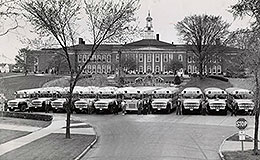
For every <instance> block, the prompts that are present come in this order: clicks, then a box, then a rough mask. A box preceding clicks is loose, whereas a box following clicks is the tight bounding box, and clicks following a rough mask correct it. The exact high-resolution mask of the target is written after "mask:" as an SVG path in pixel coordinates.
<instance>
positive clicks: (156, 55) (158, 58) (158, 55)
mask: <svg viewBox="0 0 260 160" xmlns="http://www.w3.org/2000/svg"><path fill="white" fill-rule="evenodd" d="M155 62H160V54H155Z"/></svg>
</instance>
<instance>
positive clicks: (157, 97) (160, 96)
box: [153, 94, 171, 99]
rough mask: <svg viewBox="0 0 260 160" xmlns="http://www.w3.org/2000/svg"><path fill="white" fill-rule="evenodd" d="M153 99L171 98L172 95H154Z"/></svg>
mask: <svg viewBox="0 0 260 160" xmlns="http://www.w3.org/2000/svg"><path fill="white" fill-rule="evenodd" d="M153 98H155V99H159V98H171V94H154V95H153Z"/></svg>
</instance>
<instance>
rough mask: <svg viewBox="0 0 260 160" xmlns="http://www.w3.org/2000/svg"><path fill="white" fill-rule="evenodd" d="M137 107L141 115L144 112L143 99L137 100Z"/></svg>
mask: <svg viewBox="0 0 260 160" xmlns="http://www.w3.org/2000/svg"><path fill="white" fill-rule="evenodd" d="M137 109H138V113H137V114H138V115H141V114H142V110H143V101H142V100H140V99H139V100H138V102H137Z"/></svg>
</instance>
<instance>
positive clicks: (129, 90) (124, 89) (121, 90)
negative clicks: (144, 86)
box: [117, 87, 141, 94]
mask: <svg viewBox="0 0 260 160" xmlns="http://www.w3.org/2000/svg"><path fill="white" fill-rule="evenodd" d="M117 91H118V93H121V94H126V93H129V94H139V93H141V90H140V89H138V88H135V87H122V88H119V89H118V90H117Z"/></svg>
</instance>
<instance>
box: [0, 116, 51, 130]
mask: <svg viewBox="0 0 260 160" xmlns="http://www.w3.org/2000/svg"><path fill="white" fill-rule="evenodd" d="M1 124H12V125H22V126H32V127H40V128H44V127H47V126H49V125H50V124H51V121H37V120H30V119H22V118H9V117H0V125H1Z"/></svg>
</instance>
